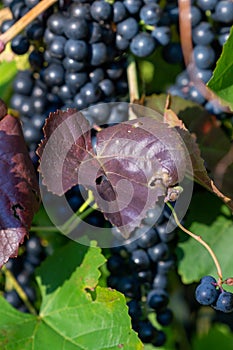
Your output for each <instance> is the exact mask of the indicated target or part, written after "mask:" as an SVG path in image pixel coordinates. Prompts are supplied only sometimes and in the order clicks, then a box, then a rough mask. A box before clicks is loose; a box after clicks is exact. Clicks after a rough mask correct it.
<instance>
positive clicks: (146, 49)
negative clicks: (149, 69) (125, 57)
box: [130, 32, 156, 57]
mask: <svg viewBox="0 0 233 350" xmlns="http://www.w3.org/2000/svg"><path fill="white" fill-rule="evenodd" d="M155 46H156V42H155V39H154V38H153V37H152V36H151V35H150V34H149V33H144V32H142V33H139V34H137V35H136V36H135V37H134V38H133V39H132V41H131V43H130V50H131V52H132V53H133V54H134V55H135V56H138V57H146V56H149V55H151V54H152V53H153V51H154V50H155Z"/></svg>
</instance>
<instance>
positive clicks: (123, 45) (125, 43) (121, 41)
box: [116, 34, 129, 51]
mask: <svg viewBox="0 0 233 350" xmlns="http://www.w3.org/2000/svg"><path fill="white" fill-rule="evenodd" d="M116 47H117V49H118V50H121V51H125V50H127V49H128V47H129V40H127V39H125V38H123V36H122V35H120V34H117V35H116Z"/></svg>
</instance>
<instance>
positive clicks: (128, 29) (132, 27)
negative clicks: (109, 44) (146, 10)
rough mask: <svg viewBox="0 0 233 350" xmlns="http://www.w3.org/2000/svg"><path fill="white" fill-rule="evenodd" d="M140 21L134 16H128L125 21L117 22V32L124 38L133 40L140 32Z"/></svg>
mask: <svg viewBox="0 0 233 350" xmlns="http://www.w3.org/2000/svg"><path fill="white" fill-rule="evenodd" d="M138 30H139V26H138V22H137V20H136V19H135V18H133V17H128V18H127V19H125V20H124V21H122V22H120V23H118V24H117V33H118V34H120V35H121V36H122V37H123V38H124V39H126V40H131V39H132V38H133V37H135V35H136V34H137V33H138Z"/></svg>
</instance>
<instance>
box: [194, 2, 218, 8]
mask: <svg viewBox="0 0 233 350" xmlns="http://www.w3.org/2000/svg"><path fill="white" fill-rule="evenodd" d="M217 1H218V0H197V5H198V7H200V9H202V10H203V11H207V10H213V9H214V8H215V6H216V4H217Z"/></svg>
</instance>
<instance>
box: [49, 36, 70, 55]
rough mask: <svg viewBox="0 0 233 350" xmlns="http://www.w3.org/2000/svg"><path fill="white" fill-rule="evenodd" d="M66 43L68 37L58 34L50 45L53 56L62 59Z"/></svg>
mask: <svg viewBox="0 0 233 350" xmlns="http://www.w3.org/2000/svg"><path fill="white" fill-rule="evenodd" d="M65 44H66V39H65V38H64V37H63V36H61V35H59V36H58V35H57V36H55V37H54V39H53V41H52V42H51V43H50V45H49V53H50V55H51V57H55V58H58V59H62V58H63V57H64V46H65Z"/></svg>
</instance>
